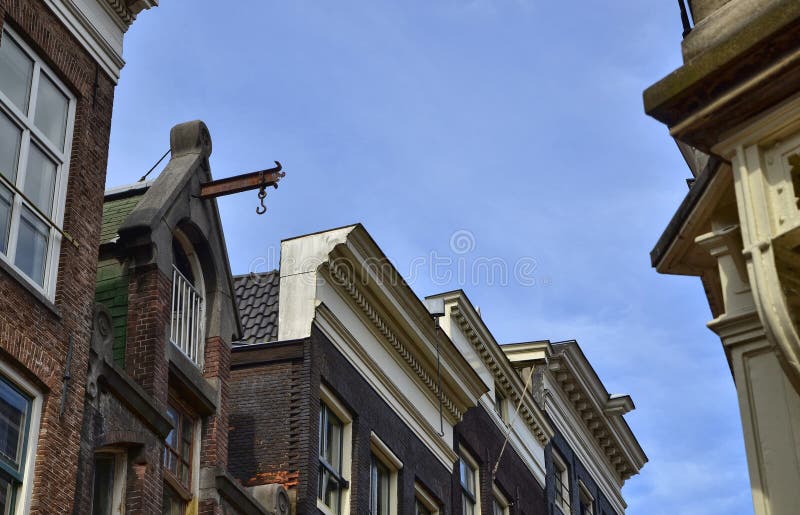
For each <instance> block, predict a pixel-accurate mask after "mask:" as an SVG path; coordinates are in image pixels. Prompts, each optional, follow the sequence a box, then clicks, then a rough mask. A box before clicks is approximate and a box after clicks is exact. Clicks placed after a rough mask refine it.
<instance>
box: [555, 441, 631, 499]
mask: <svg viewBox="0 0 800 515" xmlns="http://www.w3.org/2000/svg"><path fill="white" fill-rule="evenodd" d="M554 449H555V450H556V452H558V454H559V455H560V456H561V457H562V458H563V459H564V461H565V462H566V463H567V465H568V466H569V494H570V503H569V504H570V509H571V510H572V513H573V514H575V515H579V509H580V503H579V500H580V493H579V492H580V490H579V488H578V480H580V481H582V482H583V484H584V485H585V486H586V489H587V490H589V493H590V494H591V495H592V497H593V498H594V500H595V507H594V510H595V511H594V512H595V513H596V514H597V515H618V514H617V512H616V510H614V508H612V507H611V504H610V503H609V502H608V499H607V498H606V496H605V495H604V494H603V492H602V491H601V490H600V489H599V488H598V486H597V483H596V482H595V480H594V479H593V478H592V476H591V475H590V474H589V471H588V470H586V467H585V466H584V465H583V463H581V461H580V460H579V459H578V457H577V456H576V455H575V452H574V451H573V450H572V448H571V447H570V446H569V444H568V443H567V441H566V440H565V439H564V437H563V436H562V435H561V434H560V433H558V430H556V434H555V436H553V438H552V439H551V440H550V442H549V443H548V444H547V447H545V466H546V468H547V507H548V511H547V513H548V515H560V514H561V510H560V509H558V508H555V486H554V483H553V477H554V474H555V468H554V466H553V450H554Z"/></svg>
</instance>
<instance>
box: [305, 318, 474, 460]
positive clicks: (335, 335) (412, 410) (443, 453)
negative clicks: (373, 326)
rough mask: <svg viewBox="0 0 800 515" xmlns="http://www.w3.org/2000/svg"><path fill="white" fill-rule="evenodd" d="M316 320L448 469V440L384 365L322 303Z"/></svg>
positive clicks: (451, 456) (450, 451) (452, 457)
mask: <svg viewBox="0 0 800 515" xmlns="http://www.w3.org/2000/svg"><path fill="white" fill-rule="evenodd" d="M315 321H316V323H317V327H319V328H320V329H321V330H322V332H323V333H325V335H326V336H327V337H328V339H329V340H331V342H332V343H333V344H334V345H335V346H336V347H337V348H338V349H339V351H340V352H341V353H342V354H343V355H344V356H345V357H346V358H347V359H348V360H349V361H351V363H353V365H354V368H356V370H358V372H359V373H360V374H361V375H362V376H363V377H364V378H365V380H366V381H367V382H368V383H369V384H370V386H372V388H373V390H374V391H375V392H376V393H377V394H378V395H379V396H380V397H381V398H382V399H383V400H384V401H385V402H386V404H387V405H388V406H390V407H391V408H392V409H393V411H394V412H395V413H396V414H397V415H398V416H399V417H400V418H401V419H403V421H404V422H405V423H406V425H408V427H409V428H410V429H411V430H412V431H413V432H414V433H415V434H416V435H417V436H418V437H419V438H420V440H421V441H422V442H423V443H424V444H425V445H426V446H427V447H428V448H429V449H430V450H431V452H433V453H434V455H435V456H436V457H437V459H438V460H439V461H441V462H442V464H443V465H444V466H445V467H446V468H447V469H448V470H451V469H452V467H453V464H454V463H455V462H456V461H457V460H458V456H457V455H456V453H455V451H453V449H452V448H450V446H449V444H448V442H447V441H446V440H445V439H444V438H442V437H441V436H440V435H439V434H438V433H437V432H436V430H435V429H434V428H433V426H431V424H430V422H429V421H428V420H427V419H426V418H425V416H424V415H423V414H422V413H421V412H420V411H419V409H418V407H417V406H415V405H414V403H413V402H411V400H410V399H409V398H408V395H407V393H408V392H403V391H400V389H399V388H398V387H397V385H396V381H395V379H393V378H391V377H389V376H388V375H387V374H386V372H385V370H384V369H383V367H381V365H380V364H379V363H377V362H376V361H375V360H374V359H373V357H372V356H371V355H370V353H369V352H368V351H367V350H366V349H365V348H364V347H363V346H362V345H361V343H360V342H359V341H358V339H357V338H355V337H354V336H353V335H352V334H351V333H350V331H348V330H347V328H346V327H345V326H344V324H342V322H341V321H340V320H338V319H337V318H336V315H334V314H333V312H332V311H331V310H330V309H328V307H327V306H326V305H325V304H320V305H319V306H317V309H316V316H315Z"/></svg>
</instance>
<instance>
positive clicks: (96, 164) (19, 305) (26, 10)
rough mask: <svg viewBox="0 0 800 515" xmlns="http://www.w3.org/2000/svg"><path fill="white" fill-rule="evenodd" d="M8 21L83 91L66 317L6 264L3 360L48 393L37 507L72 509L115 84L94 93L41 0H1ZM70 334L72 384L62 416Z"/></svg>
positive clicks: (79, 58)
mask: <svg viewBox="0 0 800 515" xmlns="http://www.w3.org/2000/svg"><path fill="white" fill-rule="evenodd" d="M2 24H8V25H9V26H11V27H13V28H14V29H15V30H16V31H17V32H18V33H19V34H20V35H21V36H22V37H23V38H24V39H25V41H26V42H27V43H28V44H29V45H30V46H31V47H32V48H33V49H34V50H35V51H36V52H37V53H38V54H39V56H40V57H41V58H42V59H44V60H45V61H46V62H47V63H48V64H49V65H50V67H51V68H52V69H53V71H54V72H55V73H56V74H57V75H58V76H59V77H60V78H61V80H62V81H63V82H64V83H66V84H67V85H68V86H69V87H70V89H71V90H72V92H73V93H74V94H75V96H76V98H77V106H76V107H77V109H76V114H75V127H74V137H73V141H72V149H71V162H70V169H69V182H68V187H67V197H66V212H65V220H64V229H65V230H66V231H68V232H69V233H70V234H71V235H72V236H74V237H75V239H76V240H77V241H78V242H79V244H80V247H78V248H76V247H74V246H72V245H70V244H69V243H66V242H65V243H63V244H62V245H61V252H60V259H59V272H58V281H57V285H56V296H55V306H56V308H57V310H58V313H59V314H56V313H54V312H53V311H52V310H51V309H49V308H48V307H47V306H46V305H45V304H43V303H42V302H41V301H39V300H38V299H37V298H36V297H35V296H34V295H32V294H31V293H30V291H29V290H28V288H27V287H26V286H24V285H22V284H20V283H19V282H18V281H17V280H16V279H15V278H13V277H11V276H10V275H9V274H8V273H6V272H5V271H2V270H0V359H2V360H3V361H5V362H7V363H10V364H11V365H12V366H14V367H15V368H16V369H17V370H18V371H19V372H20V373H22V374H24V375H26V376H28V377H29V378H31V379H33V380H34V381H35V382H37V383H38V384H39V386H40V387H41V389H42V393H43V394H44V406H43V412H42V423H41V426H40V428H39V435H40V436H39V445H38V449H37V454H36V464H35V479H34V490H33V505H32V509H31V513H33V514H40V513H41V514H44V513H47V514H58V513H71V512H72V508H73V498H74V495H75V486H74V485H75V474H76V467H75V463H76V462H77V460H78V453H79V440H80V428H81V422H82V411H83V395H84V385H85V382H86V381H85V375H86V368H87V360H88V348H89V328H90V321H91V313H92V301H93V296H94V280H95V268H96V265H97V246H98V243H99V234H100V222H101V213H102V202H103V188H104V185H105V172H106V160H107V153H108V138H109V133H110V123H111V107H112V103H113V97H114V85H113V83H112V81H111V80H110V79H109V78H108V77H107V76H106V75H105V74H104V73H103V72H102V71H100V72H99V73H98V74H97V77H98V84H97V85H98V87H97V93H96V96H95V95H94V90H95V87H94V85H95V71H96V70H97V65H96V63H95V61H94V60H93V59H92V58H91V57H90V56H89V54H88V53H87V52H85V51H84V49H83V48H82V47H81V46H80V44H79V43H78V42H77V41H76V40H75V39H74V38H73V37H72V36H71V35H70V34H69V32H68V31H67V29H66V28H65V27H64V26H63V25H61V23H60V22H59V21H58V20H57V19H56V17H55V16H54V15H53V14H52V12H51V11H50V10H49V9H48V8H47V7H46V6H45V5H44V2H43V1H42V0H0V25H2ZM70 335H71V336H72V337H73V341H74V354H73V357H72V371H71V372H72V381H71V383H70V387H69V392H68V398H67V404H66V411H65V414H64V417H62V418H59V410H60V404H61V376H62V375H63V372H64V364H65V358H66V354H67V342H68V339H69V336H70Z"/></svg>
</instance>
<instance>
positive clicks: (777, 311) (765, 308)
mask: <svg viewBox="0 0 800 515" xmlns="http://www.w3.org/2000/svg"><path fill="white" fill-rule="evenodd" d="M769 154H770V155H768V156H765V151H764V150H763V148H762V147H759V146H756V145H752V146H749V147H747V148H745V147H744V146H741V145H740V146H738V147H737V148H736V153H735V156H734V159H733V160H732V161H733V163H732V164H733V167H732V168H733V174H734V186H735V189H736V200H737V204H738V209H739V219H740V220H741V231H742V243H743V248H744V250H743V252H742V254H743V256H744V258H745V261H746V264H747V272H748V277H749V282H750V287H751V289H752V297H753V302H754V304H755V307H756V310H757V312H758V315H759V318H760V320H761V323H762V325H763V327H764V332H765V334H766V336H767V339H768V341H769V342H770V343H771V345H772V347H773V348H774V350H775V351H776V354H777V357H778V360H779V362H780V364H781V366H782V367H783V369H784V371H785V373H786V375H787V378H788V379H789V381H790V382H791V384H792V385H793V386H794V388H795V389H796V390H797V391H798V392H800V335H799V334H798V331H797V327H796V325H795V322H794V318H793V317H792V314H791V309H790V307H789V303H788V302H787V298H786V295H785V290H784V285H783V284H782V280H781V270H780V263H781V260H780V259H779V255H778V253H779V252H783V251H785V249H784V247H785V246H786V242H790V241H795V242H796V241H800V225H797V224H796V223H794V222H795V221H796V220H797V218H798V213H797V211H796V210H797V207H796V205H795V203H794V202H793V198H792V199H789V198H788V197H787V195H790V194H792V195H793V194H794V192H793V187H792V184H791V175H790V173H788V172H789V170H790V168H791V166H790V165H789V164H788V162H786V161H785V159H786V158H785V157H784V156H782V155H781V152H780V149H778V148H773V149H772V150H771V151H769ZM776 157H777V159H776ZM796 273H797V272H796V271H794V272H792V271H789V274H794V275H796Z"/></svg>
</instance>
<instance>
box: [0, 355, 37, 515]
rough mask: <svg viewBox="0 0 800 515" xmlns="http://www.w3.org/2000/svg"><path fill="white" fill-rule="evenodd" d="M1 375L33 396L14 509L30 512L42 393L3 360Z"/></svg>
mask: <svg viewBox="0 0 800 515" xmlns="http://www.w3.org/2000/svg"><path fill="white" fill-rule="evenodd" d="M0 375H2V376H3V378H4V379H5V380H7V381H9V382H11V383H13V384H14V386H16V387H17V388H19V389H20V390H21V391H23V392H24V393H25V394H26V395H28V396H29V397H30V398H31V415H30V417H31V420H30V423H29V424H28V435H27V437H28V447H27V449H26V456H25V459H24V467H25V472H24V473H23V475H22V485H20V486H19V488H18V490H17V498H16V503H15V504H14V506H13V511H12V513H14V514H22V513H28V512H29V511H30V507H31V498H32V496H33V478H34V469H33V468H34V464H35V463H36V448H37V446H38V443H39V425H40V424H41V417H42V394H41V393H40V392H39V390H38V389H37V388H35V387H34V386H33V384H31V383H30V382H29V381H27V380H26V379H25V378H24V377H22V375H20V374H19V373H17V371H16V370H14V369H13V368H11V367H10V366H9V365H8V364H6V363H4V362H3V361H0Z"/></svg>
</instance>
